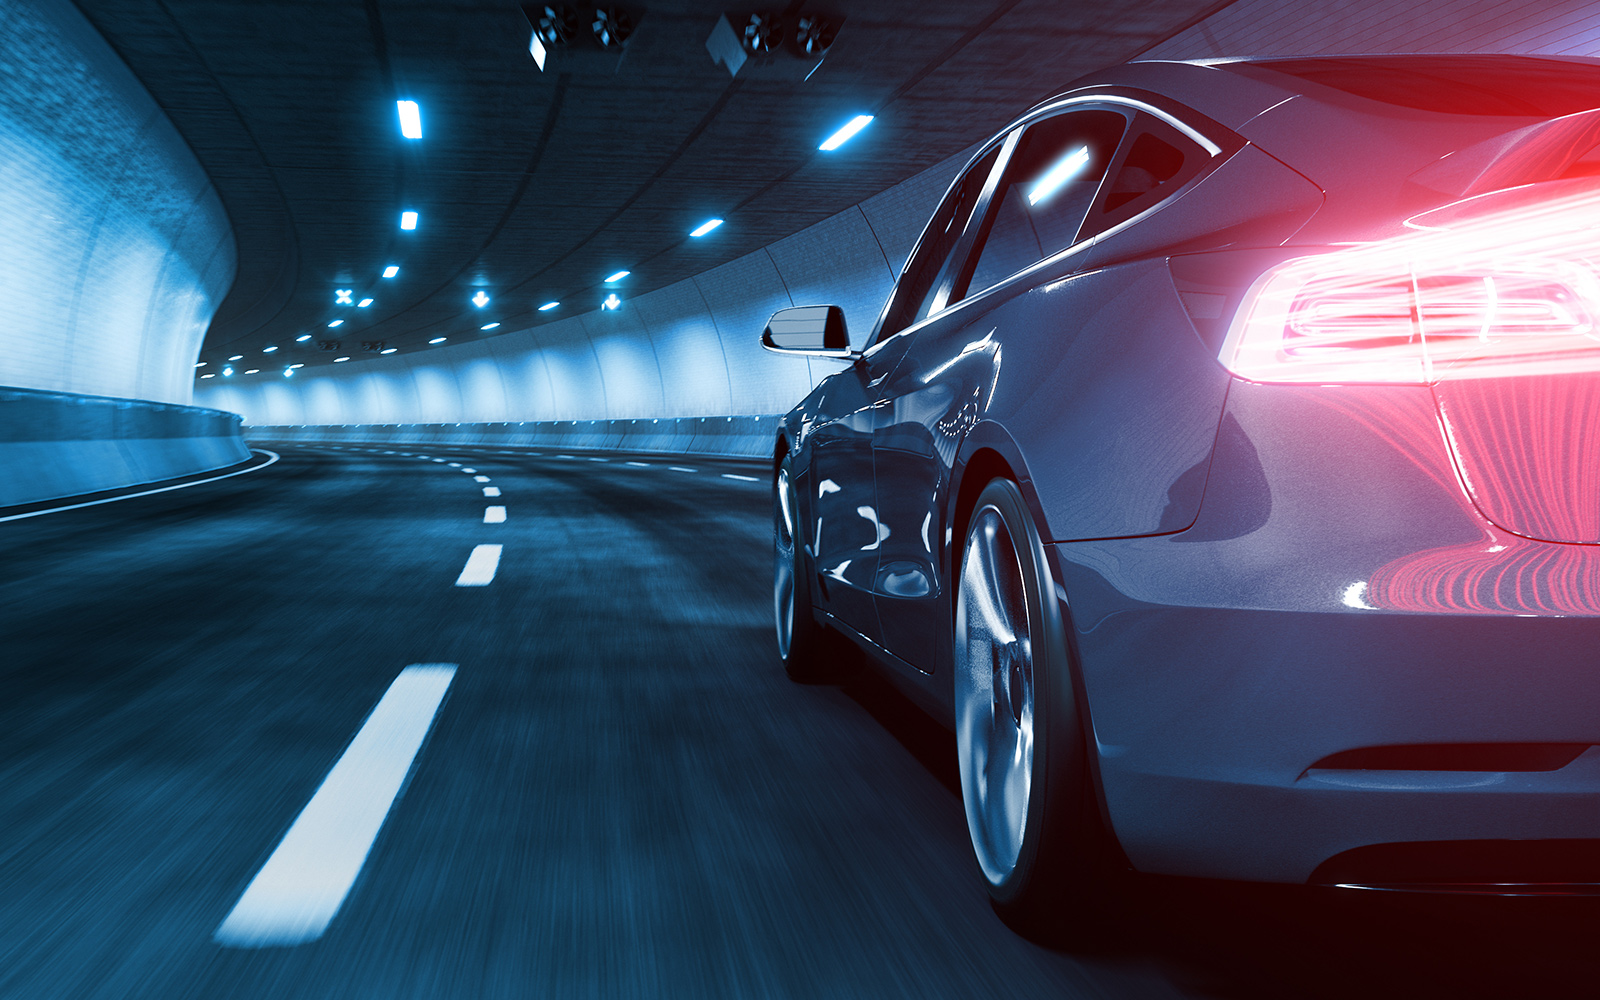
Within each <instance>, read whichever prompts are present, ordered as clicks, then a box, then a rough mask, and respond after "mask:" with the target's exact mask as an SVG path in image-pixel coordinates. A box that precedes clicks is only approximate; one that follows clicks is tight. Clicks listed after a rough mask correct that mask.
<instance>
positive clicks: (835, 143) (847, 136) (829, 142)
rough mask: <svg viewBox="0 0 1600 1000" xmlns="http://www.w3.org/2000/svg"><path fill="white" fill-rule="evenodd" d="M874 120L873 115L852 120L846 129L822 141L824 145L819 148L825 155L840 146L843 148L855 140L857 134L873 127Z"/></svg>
mask: <svg viewBox="0 0 1600 1000" xmlns="http://www.w3.org/2000/svg"><path fill="white" fill-rule="evenodd" d="M872 118H873V116H872V115H856V116H855V117H854V118H852V119H850V121H849V123H848V124H846V125H845V127H844V128H842V129H840V130H839V131H837V132H835V133H833V134H832V135H830V136H828V137H827V138H826V139H824V140H822V145H820V146H818V147H817V148H818V149H820V150H822V151H823V152H825V153H826V152H832V151H833V150H835V149H838V148H839V147H840V146H843V145H844V144H845V143H847V142H849V141H850V140H851V139H853V138H854V137H855V134H856V133H857V132H859V131H861V130H862V129H864V128H866V127H867V126H868V125H871V124H872Z"/></svg>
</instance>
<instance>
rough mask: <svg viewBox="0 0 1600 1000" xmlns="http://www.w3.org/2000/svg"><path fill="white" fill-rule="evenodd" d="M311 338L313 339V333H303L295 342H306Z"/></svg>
mask: <svg viewBox="0 0 1600 1000" xmlns="http://www.w3.org/2000/svg"><path fill="white" fill-rule="evenodd" d="M310 339H311V334H309V333H302V334H301V335H300V336H298V337H296V338H294V342H295V343H297V344H303V343H305V342H306V341H308V340H310Z"/></svg>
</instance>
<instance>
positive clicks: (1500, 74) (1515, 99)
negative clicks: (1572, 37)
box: [1236, 55, 1600, 118]
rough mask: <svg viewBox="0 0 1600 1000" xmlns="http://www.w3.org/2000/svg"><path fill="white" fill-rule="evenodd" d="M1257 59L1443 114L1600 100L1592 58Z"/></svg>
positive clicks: (1599, 74)
mask: <svg viewBox="0 0 1600 1000" xmlns="http://www.w3.org/2000/svg"><path fill="white" fill-rule="evenodd" d="M1236 65H1239V66H1241V67H1243V66H1259V67H1261V68H1263V69H1270V70H1273V71H1275V72H1278V73H1286V74H1288V75H1289V76H1293V77H1298V78H1299V79H1302V80H1309V81H1310V82H1312V83H1317V84H1321V85H1322V86H1324V87H1332V88H1333V89H1335V90H1342V91H1344V92H1345V93H1347V94H1354V95H1356V96H1357V97H1365V98H1367V99H1368V100H1371V101H1382V102H1383V103H1385V104H1394V105H1398V106H1399V107H1402V108H1415V109H1417V110H1419V111H1433V112H1437V113H1440V114H1447V115H1486V116H1510V117H1541V118H1553V117H1557V116H1559V115H1570V114H1574V113H1576V112H1579V111H1588V110H1589V109H1591V108H1600V66H1591V65H1586V64H1584V63H1578V62H1566V61H1562V60H1556V59H1534V58H1528V57H1517V56H1470V55H1464V56H1361V57H1358V58H1350V57H1336V58H1325V59H1271V60H1265V61H1262V62H1250V63H1240V64H1236Z"/></svg>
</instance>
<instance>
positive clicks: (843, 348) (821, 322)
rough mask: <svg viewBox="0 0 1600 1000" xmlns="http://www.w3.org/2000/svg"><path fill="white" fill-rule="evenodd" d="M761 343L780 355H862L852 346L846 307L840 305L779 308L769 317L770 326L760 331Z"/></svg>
mask: <svg viewBox="0 0 1600 1000" xmlns="http://www.w3.org/2000/svg"><path fill="white" fill-rule="evenodd" d="M761 346H762V347H765V348H766V349H767V350H769V351H777V352H778V353H779V354H804V355H809V356H811V357H822V358H842V359H844V360H850V359H852V358H856V357H859V356H860V355H859V354H858V352H856V351H852V350H851V349H850V334H849V333H848V332H847V331H846V330H845V327H844V310H843V309H840V308H839V307H838V306H795V307H793V308H791V309H779V310H778V311H777V312H775V313H773V314H772V318H771V319H769V320H767V328H766V329H765V330H763V331H762V332H761Z"/></svg>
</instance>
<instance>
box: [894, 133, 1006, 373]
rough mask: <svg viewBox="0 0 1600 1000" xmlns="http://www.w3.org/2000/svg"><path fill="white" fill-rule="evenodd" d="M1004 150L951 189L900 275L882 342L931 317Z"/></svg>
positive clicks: (991, 153) (992, 154) (983, 161)
mask: <svg viewBox="0 0 1600 1000" xmlns="http://www.w3.org/2000/svg"><path fill="white" fill-rule="evenodd" d="M1001 148H1002V147H1001V145H1000V144H998V143H997V144H996V145H995V147H994V149H992V150H990V151H989V152H988V153H987V154H985V155H984V157H983V158H982V159H980V160H979V161H978V162H977V163H974V164H973V165H972V167H971V169H969V170H968V171H967V172H966V174H965V175H963V176H962V178H961V181H960V182H959V183H958V184H956V185H955V186H954V187H952V188H951V189H950V193H949V194H948V195H947V196H946V197H945V200H944V203H943V204H941V205H940V206H939V210H938V211H937V212H935V213H934V216H933V221H932V222H930V223H928V228H927V230H926V231H925V232H924V233H923V234H922V240H921V242H919V243H918V244H917V249H916V251H915V252H914V253H913V255H912V257H911V260H910V262H909V263H907V264H906V268H905V270H904V271H903V272H902V273H901V275H900V282H899V284H897V285H896V286H895V289H894V292H893V296H894V298H893V299H892V300H891V302H890V304H889V308H888V311H887V312H886V313H885V315H884V320H883V327H882V329H881V331H880V332H879V334H878V340H879V341H880V342H881V341H883V340H887V339H888V338H889V337H892V336H894V335H895V334H897V333H899V332H900V331H901V330H904V329H905V328H906V327H908V326H910V325H911V324H913V323H915V322H917V321H918V320H920V319H922V318H923V317H924V316H926V315H928V310H929V309H930V308H931V307H932V305H933V300H934V297H935V296H936V295H937V294H938V292H939V274H940V272H941V271H942V270H943V269H944V263H945V261H946V260H947V259H948V258H949V256H950V254H951V252H952V251H953V250H955V247H956V243H957V241H959V240H960V239H961V234H962V232H963V231H964V230H965V229H966V228H967V220H968V219H969V218H970V217H971V216H972V210H973V208H974V206H976V205H977V203H978V196H979V195H980V194H981V193H982V192H983V185H984V182H985V181H987V180H988V179H989V173H990V171H991V170H993V169H994V163H995V160H996V159H997V158H998V157H999V156H1000V150H1001Z"/></svg>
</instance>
